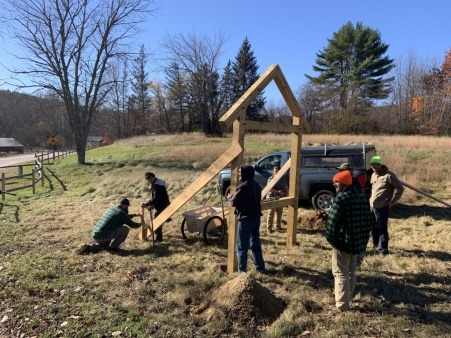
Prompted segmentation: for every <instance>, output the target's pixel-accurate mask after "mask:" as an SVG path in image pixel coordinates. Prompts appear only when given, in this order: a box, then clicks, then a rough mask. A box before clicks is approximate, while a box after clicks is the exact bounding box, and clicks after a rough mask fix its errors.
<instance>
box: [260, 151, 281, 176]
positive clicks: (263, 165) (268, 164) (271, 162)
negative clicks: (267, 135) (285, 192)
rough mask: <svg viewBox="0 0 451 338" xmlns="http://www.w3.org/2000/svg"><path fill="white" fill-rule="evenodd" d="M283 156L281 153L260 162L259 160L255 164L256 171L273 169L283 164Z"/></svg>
mask: <svg viewBox="0 0 451 338" xmlns="http://www.w3.org/2000/svg"><path fill="white" fill-rule="evenodd" d="M281 162H282V156H281V155H271V156H268V157H265V158H263V159H262V160H260V161H259V162H257V164H256V166H255V170H256V171H263V170H265V171H271V172H272V170H273V168H274V167H275V166H276V165H278V166H281Z"/></svg>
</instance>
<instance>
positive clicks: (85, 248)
mask: <svg viewBox="0 0 451 338" xmlns="http://www.w3.org/2000/svg"><path fill="white" fill-rule="evenodd" d="M90 252H91V246H90V245H88V244H83V245H82V246H80V247H79V248H78V249H77V250H76V251H75V253H76V254H77V255H87V254H89V253H90Z"/></svg>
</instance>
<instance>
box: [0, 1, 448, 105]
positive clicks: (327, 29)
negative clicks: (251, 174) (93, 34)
mask: <svg viewBox="0 0 451 338" xmlns="http://www.w3.org/2000/svg"><path fill="white" fill-rule="evenodd" d="M157 5H158V6H159V7H160V9H159V11H158V12H157V13H156V14H155V16H154V17H152V18H151V19H150V20H149V21H148V23H147V25H146V32H145V33H143V34H142V35H141V41H142V43H143V44H144V46H145V48H146V50H147V51H156V52H158V50H159V49H160V47H159V45H160V42H161V40H162V39H163V37H164V36H165V35H167V34H178V33H184V34H189V33H193V32H195V33H197V34H200V35H203V34H206V35H209V36H213V34H214V33H215V32H217V33H219V32H221V33H223V34H224V35H225V38H226V43H225V45H224V55H223V58H222V62H221V63H222V64H221V68H222V67H223V66H224V65H225V64H226V62H227V61H228V60H229V59H231V60H234V59H235V56H236V54H237V52H238V50H239V48H240V46H241V44H242V42H243V40H244V38H245V37H247V38H248V39H249V42H250V43H251V46H252V49H253V51H254V55H255V56H256V58H257V62H258V64H259V66H260V69H259V71H260V73H263V72H264V71H265V70H266V69H267V68H268V67H269V66H270V65H272V64H279V65H280V67H281V69H282V72H283V73H284V75H285V77H286V78H287V81H288V83H289V85H290V87H291V88H292V90H293V91H295V90H296V89H298V88H299V87H300V86H301V85H302V84H304V83H305V82H306V78H305V76H304V74H306V73H307V74H309V75H315V73H314V72H313V71H312V66H313V65H314V63H315V57H316V55H315V54H316V53H317V52H318V51H319V50H322V49H323V48H324V47H326V46H327V43H328V42H327V39H329V38H331V37H332V35H333V33H334V32H335V31H337V30H339V29H340V27H341V26H343V25H344V24H346V23H347V22H348V21H351V22H352V23H354V24H355V23H356V22H357V21H361V22H363V24H365V25H366V26H369V27H371V28H373V29H377V30H379V31H380V33H381V37H382V41H384V42H385V43H387V44H389V45H390V47H389V50H388V55H389V56H390V57H391V58H393V59H395V60H398V59H400V58H407V57H408V55H409V53H411V52H414V53H415V55H417V57H419V58H421V59H423V60H426V61H430V62H432V61H434V60H435V61H437V62H438V63H439V64H440V63H441V62H442V60H443V57H444V55H445V52H446V51H447V50H449V49H450V48H451V20H450V19H449V14H450V13H451V2H450V1H446V0H430V1H422V0H418V1H411V0H410V1H407V0H390V1H388V0H378V1H362V0H360V1H355V0H344V1H341V2H339V1H330V0H324V1H301V0H285V1H284V0H279V1H270V0H260V1H257V0H241V1H238V0H227V1H219V0H157ZM0 42H3V46H2V48H1V47H0V63H3V64H4V65H5V66H11V65H13V64H14V60H13V59H11V58H9V57H7V56H6V55H5V53H4V49H6V50H11V48H14V47H13V45H12V44H11V42H10V41H8V40H7V39H5V38H3V41H2V39H1V38H0ZM138 48H139V46H137V49H138ZM149 68H150V67H149ZM149 72H150V76H151V77H157V76H158V74H157V73H154V72H153V70H152V69H149ZM7 76H8V74H7V73H6V72H5V71H4V69H2V66H1V65H0V89H10V90H12V89H11V88H10V87H6V86H5V85H2V83H3V82H4V81H2V79H3V80H4V79H5V78H6V77H7ZM266 94H267V97H268V98H274V99H278V98H279V97H280V95H279V94H278V92H277V90H276V87H275V86H274V85H270V87H268V89H267V90H266Z"/></svg>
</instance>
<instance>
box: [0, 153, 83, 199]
mask: <svg viewBox="0 0 451 338" xmlns="http://www.w3.org/2000/svg"><path fill="white" fill-rule="evenodd" d="M73 153H75V151H74V150H67V151H53V152H49V153H40V154H35V155H34V164H31V163H30V164H18V165H10V166H4V167H0V169H4V168H17V175H15V176H8V177H7V176H6V174H5V173H2V176H1V181H0V190H1V195H2V201H4V200H5V199H6V195H14V194H12V192H13V191H17V190H22V189H27V188H31V189H32V191H33V194H35V193H36V185H37V184H39V182H41V186H44V163H47V164H49V163H53V162H54V161H55V159H57V158H60V157H61V158H64V157H65V156H68V155H71V154H73ZM26 167H33V168H32V169H31V173H27V174H24V168H26ZM28 178H29V179H28ZM19 181H20V182H19ZM24 181H25V182H26V183H25V185H23V183H22V182H24ZM8 186H10V188H8Z"/></svg>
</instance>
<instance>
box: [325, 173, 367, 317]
mask: <svg viewBox="0 0 451 338" xmlns="http://www.w3.org/2000/svg"><path fill="white" fill-rule="evenodd" d="M333 184H334V186H335V190H336V191H337V196H336V197H335V199H334V201H333V203H332V206H331V208H330V210H329V218H328V220H327V228H326V238H327V241H328V242H329V243H330V244H331V245H332V247H333V251H332V273H333V275H334V280H335V286H334V290H335V306H336V308H337V310H338V311H347V310H349V307H350V301H351V299H352V295H353V293H354V288H355V283H356V270H357V265H358V258H359V256H360V255H361V254H362V253H363V252H364V251H365V250H366V246H367V244H368V239H369V237H370V231H371V226H372V224H373V216H372V214H371V210H370V204H369V202H368V199H367V198H366V197H365V196H364V195H363V194H361V193H360V192H358V191H357V190H356V189H355V187H354V186H353V184H352V177H351V173H350V172H349V171H341V172H339V173H338V174H336V175H335V176H334V177H333Z"/></svg>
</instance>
